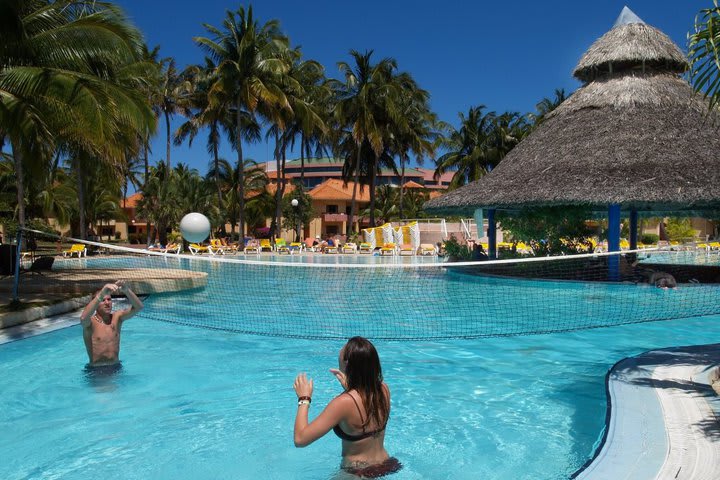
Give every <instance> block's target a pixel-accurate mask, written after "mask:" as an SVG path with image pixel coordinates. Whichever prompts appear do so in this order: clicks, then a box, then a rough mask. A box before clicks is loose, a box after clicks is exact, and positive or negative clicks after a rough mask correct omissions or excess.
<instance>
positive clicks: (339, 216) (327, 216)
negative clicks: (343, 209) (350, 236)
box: [323, 213, 348, 222]
mask: <svg viewBox="0 0 720 480" xmlns="http://www.w3.org/2000/svg"><path fill="white" fill-rule="evenodd" d="M347 219H348V216H347V214H346V213H323V220H324V221H326V222H347Z"/></svg>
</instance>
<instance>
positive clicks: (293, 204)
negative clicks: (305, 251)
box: [290, 198, 301, 242]
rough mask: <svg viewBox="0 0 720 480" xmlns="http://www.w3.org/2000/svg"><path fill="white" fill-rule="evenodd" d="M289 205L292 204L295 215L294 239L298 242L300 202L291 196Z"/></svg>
mask: <svg viewBox="0 0 720 480" xmlns="http://www.w3.org/2000/svg"><path fill="white" fill-rule="evenodd" d="M290 205H292V206H293V208H295V215H296V216H297V227H296V229H295V241H297V242H299V241H300V221H301V218H300V208H299V205H300V202H298V199H297V198H293V199H292V200H291V201H290Z"/></svg>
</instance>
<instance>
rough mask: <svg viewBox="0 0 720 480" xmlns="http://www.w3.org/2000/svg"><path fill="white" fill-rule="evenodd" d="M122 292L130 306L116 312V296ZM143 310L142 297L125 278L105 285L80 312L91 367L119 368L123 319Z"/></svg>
mask: <svg viewBox="0 0 720 480" xmlns="http://www.w3.org/2000/svg"><path fill="white" fill-rule="evenodd" d="M116 293H121V294H123V295H125V296H126V297H127V299H128V300H129V301H130V305H131V306H130V308H126V309H123V310H117V311H115V312H113V311H112V295H113V294H116ZM142 309H143V304H142V302H141V301H140V299H139V298H138V297H137V295H135V293H133V291H132V290H130V288H129V287H128V286H127V285H125V283H124V282H123V281H118V282H115V283H108V284H107V285H105V286H104V287H103V288H102V289H101V290H100V291H99V292H98V293H97V294H96V295H95V297H93V299H92V300H91V301H90V303H88V304H87V306H86V307H85V309H84V310H83V311H82V314H81V315H80V323H81V325H82V328H83V339H84V340H85V348H86V349H87V354H88V358H89V360H90V363H89V364H88V367H89V368H91V369H113V368H114V369H117V368H118V367H119V365H120V360H119V358H118V356H119V354H120V331H121V329H122V325H123V322H125V320H127V319H129V318H132V317H133V316H134V315H135V314H136V313H138V312H139V311H140V310H142Z"/></svg>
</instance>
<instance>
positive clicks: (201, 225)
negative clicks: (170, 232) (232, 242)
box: [180, 212, 210, 243]
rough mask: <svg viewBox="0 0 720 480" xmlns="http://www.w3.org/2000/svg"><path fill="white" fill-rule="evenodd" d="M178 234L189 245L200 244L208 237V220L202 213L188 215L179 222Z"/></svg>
mask: <svg viewBox="0 0 720 480" xmlns="http://www.w3.org/2000/svg"><path fill="white" fill-rule="evenodd" d="M180 233H181V234H182V236H183V238H184V239H185V240H187V241H188V242H190V243H200V242H203V241H205V239H206V238H208V237H209V236H210V220H208V218H207V217H206V216H205V215H203V214H202V213H195V212H193V213H188V214H187V215H185V216H184V217H183V218H182V220H180Z"/></svg>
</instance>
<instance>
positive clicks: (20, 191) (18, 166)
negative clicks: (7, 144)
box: [12, 142, 25, 228]
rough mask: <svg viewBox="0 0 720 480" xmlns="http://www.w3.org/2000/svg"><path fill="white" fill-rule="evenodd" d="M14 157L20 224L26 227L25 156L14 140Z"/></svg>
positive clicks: (21, 226)
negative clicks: (23, 156) (23, 162)
mask: <svg viewBox="0 0 720 480" xmlns="http://www.w3.org/2000/svg"><path fill="white" fill-rule="evenodd" d="M12 150H13V159H14V160H15V162H14V163H15V185H16V189H17V204H18V208H17V212H18V225H19V226H20V228H25V179H24V178H23V174H24V173H23V164H22V161H23V158H22V154H21V153H20V148H18V144H17V143H15V142H12Z"/></svg>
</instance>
